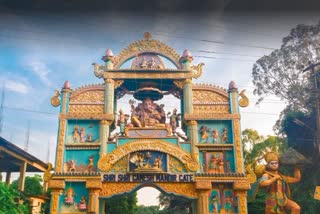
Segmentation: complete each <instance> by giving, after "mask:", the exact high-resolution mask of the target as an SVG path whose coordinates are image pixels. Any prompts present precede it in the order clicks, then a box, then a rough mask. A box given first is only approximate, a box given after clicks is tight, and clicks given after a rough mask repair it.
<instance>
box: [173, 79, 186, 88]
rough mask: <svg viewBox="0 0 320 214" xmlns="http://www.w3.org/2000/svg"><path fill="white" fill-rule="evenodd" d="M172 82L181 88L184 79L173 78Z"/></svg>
mask: <svg viewBox="0 0 320 214" xmlns="http://www.w3.org/2000/svg"><path fill="white" fill-rule="evenodd" d="M173 84H174V85H175V86H177V87H178V88H180V89H182V88H183V85H184V81H182V80H174V81H173Z"/></svg>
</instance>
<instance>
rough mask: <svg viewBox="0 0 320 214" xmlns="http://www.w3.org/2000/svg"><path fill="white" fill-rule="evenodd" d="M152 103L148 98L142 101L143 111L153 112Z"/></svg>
mask: <svg viewBox="0 0 320 214" xmlns="http://www.w3.org/2000/svg"><path fill="white" fill-rule="evenodd" d="M152 105H153V102H152V100H151V99H150V98H146V99H145V100H144V101H143V108H144V110H147V111H149V112H152V111H153V106H152Z"/></svg>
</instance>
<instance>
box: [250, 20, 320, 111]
mask: <svg viewBox="0 0 320 214" xmlns="http://www.w3.org/2000/svg"><path fill="white" fill-rule="evenodd" d="M319 36H320V22H319V23H318V24H316V25H298V26H297V27H295V28H294V29H292V30H291V32H290V34H289V35H288V36H287V37H285V38H283V40H282V46H281V48H279V49H277V50H274V51H273V52H272V53H271V54H270V55H267V56H263V57H261V58H260V59H259V60H257V61H256V63H255V64H254V65H253V69H252V75H253V84H254V85H255V89H254V94H256V95H258V96H260V99H259V101H261V100H262V99H263V98H264V97H265V96H267V95H270V94H273V95H276V96H277V97H279V98H281V99H283V100H286V101H287V103H288V104H289V105H290V106H292V107H293V109H294V110H301V111H304V112H305V111H310V109H312V106H313V105H312V102H310V98H311V96H312V93H310V92H311V89H312V83H311V81H310V79H309V75H306V74H304V73H303V69H304V68H306V67H308V66H309V62H319V61H320V40H319ZM259 101H258V102H259Z"/></svg>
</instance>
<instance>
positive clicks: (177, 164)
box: [169, 156, 187, 173]
mask: <svg viewBox="0 0 320 214" xmlns="http://www.w3.org/2000/svg"><path fill="white" fill-rule="evenodd" d="M169 171H170V172H174V173H181V172H186V171H187V169H186V168H185V166H184V164H183V163H182V162H181V161H179V160H178V159H177V158H175V157H172V156H169Z"/></svg>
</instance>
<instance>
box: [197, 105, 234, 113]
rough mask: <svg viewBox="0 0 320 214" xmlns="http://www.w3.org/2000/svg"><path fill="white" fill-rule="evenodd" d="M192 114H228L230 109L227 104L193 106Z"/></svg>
mask: <svg viewBox="0 0 320 214" xmlns="http://www.w3.org/2000/svg"><path fill="white" fill-rule="evenodd" d="M193 111H194V114H217V113H218V114H228V113H229V112H230V108H229V105H228V104H220V105H193Z"/></svg>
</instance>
